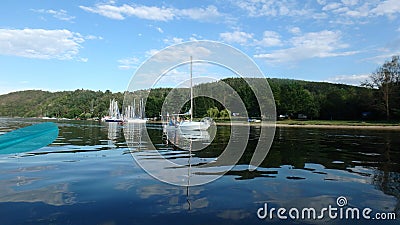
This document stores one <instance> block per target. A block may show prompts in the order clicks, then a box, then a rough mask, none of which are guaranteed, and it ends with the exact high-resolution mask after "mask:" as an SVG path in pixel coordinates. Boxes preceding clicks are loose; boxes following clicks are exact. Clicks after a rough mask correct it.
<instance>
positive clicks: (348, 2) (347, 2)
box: [342, 0, 358, 6]
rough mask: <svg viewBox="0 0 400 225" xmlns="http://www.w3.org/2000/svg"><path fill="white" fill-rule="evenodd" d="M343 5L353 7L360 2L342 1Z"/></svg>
mask: <svg viewBox="0 0 400 225" xmlns="http://www.w3.org/2000/svg"><path fill="white" fill-rule="evenodd" d="M342 3H343V4H344V5H349V6H353V5H357V4H358V0H342Z"/></svg>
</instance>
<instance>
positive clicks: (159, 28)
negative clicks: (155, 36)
mask: <svg viewBox="0 0 400 225" xmlns="http://www.w3.org/2000/svg"><path fill="white" fill-rule="evenodd" d="M156 29H157V31H158V32H160V33H161V34H162V33H164V31H163V29H161V27H157V28H156Z"/></svg>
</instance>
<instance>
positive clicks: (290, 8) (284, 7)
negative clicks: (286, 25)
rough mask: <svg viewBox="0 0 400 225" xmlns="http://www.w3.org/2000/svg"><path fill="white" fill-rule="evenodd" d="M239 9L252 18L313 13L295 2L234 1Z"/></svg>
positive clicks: (268, 0)
mask: <svg viewBox="0 0 400 225" xmlns="http://www.w3.org/2000/svg"><path fill="white" fill-rule="evenodd" d="M232 2H233V4H235V5H236V6H238V7H239V8H241V9H243V10H245V11H247V13H248V15H249V16H251V17H260V16H305V15H310V14H311V11H310V9H308V8H307V7H305V6H304V5H302V4H298V3H299V1H295V0H281V1H270V0H242V1H232Z"/></svg>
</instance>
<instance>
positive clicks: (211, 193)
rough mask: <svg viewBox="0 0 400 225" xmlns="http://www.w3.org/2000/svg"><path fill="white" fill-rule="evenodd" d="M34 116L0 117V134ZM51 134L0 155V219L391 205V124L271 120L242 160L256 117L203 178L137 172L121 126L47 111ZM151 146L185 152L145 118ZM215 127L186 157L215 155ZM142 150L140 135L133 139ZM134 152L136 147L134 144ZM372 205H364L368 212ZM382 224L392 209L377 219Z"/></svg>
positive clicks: (394, 192) (397, 153) (132, 218)
mask: <svg viewBox="0 0 400 225" xmlns="http://www.w3.org/2000/svg"><path fill="white" fill-rule="evenodd" d="M37 122H42V121H40V120H28V119H17V120H16V119H0V134H1V133H5V132H8V131H11V130H13V129H16V128H19V127H23V126H27V125H30V124H32V123H37ZM54 122H56V123H57V125H58V126H59V129H60V133H59V137H58V138H57V140H56V141H55V142H54V143H53V144H51V145H50V146H47V147H44V148H41V149H38V150H36V151H33V152H29V153H24V154H15V155H0V168H1V170H0V224H104V225H106V224H267V223H268V224H270V223H297V224H320V223H325V224H349V223H360V224H365V223H368V222H370V224H376V222H377V221H376V220H375V221H373V220H371V221H365V220H359V221H357V220H345V219H342V220H340V219H335V220H330V219H328V218H325V219H323V220H279V219H277V218H276V216H274V218H275V219H272V220H270V219H264V220H261V219H259V218H258V217H257V210H258V209H259V208H260V207H263V206H264V203H268V207H275V208H279V207H284V208H287V209H290V208H292V207H296V208H299V209H301V208H305V207H313V208H315V209H317V210H318V209H322V208H323V207H328V205H332V206H334V207H337V203H336V200H337V198H338V197H339V196H344V197H346V199H347V203H348V204H347V206H348V207H357V208H360V209H363V208H366V207H369V208H371V209H372V210H373V213H376V212H394V213H396V214H397V218H398V216H399V212H400V132H396V131H379V130H376V131H375V130H352V129H344V130H337V129H304V128H300V129H299V128H277V130H276V134H275V140H274V143H273V145H272V148H271V150H270V152H269V154H268V156H267V158H266V159H265V160H264V161H263V163H262V165H261V167H259V168H258V169H257V170H255V171H249V170H248V163H249V162H250V159H251V157H252V153H253V151H254V149H255V145H256V143H257V139H258V134H259V133H260V129H262V128H260V127H252V128H251V131H250V142H249V144H248V147H247V149H246V151H245V153H244V155H243V157H242V158H241V159H240V161H239V163H238V165H237V166H235V167H234V168H233V170H232V171H230V172H228V173H226V174H225V175H224V176H222V177H221V178H220V179H218V180H216V181H214V182H211V183H209V184H206V185H201V186H195V187H190V188H186V187H179V186H173V185H169V184H166V183H162V182H160V181H158V180H156V179H154V178H153V177H151V176H149V175H148V174H147V173H145V172H144V171H143V170H142V169H141V168H140V167H139V166H138V165H137V164H136V162H135V160H134V158H133V157H132V155H131V152H134V153H133V154H138V153H136V152H135V151H134V150H135V149H130V148H128V147H127V143H126V141H125V138H124V133H123V126H121V125H110V124H106V123H100V122H90V121H86V122H85V121H54ZM147 131H148V133H149V135H150V138H151V140H152V142H153V143H154V144H155V146H156V147H157V149H158V150H160V151H163V152H164V153H165V152H167V153H168V154H171V155H173V157H174V158H175V159H176V160H179V159H180V158H182V159H184V158H185V157H187V154H185V153H184V152H182V151H178V150H177V149H176V148H173V147H171V146H170V145H167V144H166V142H165V139H164V140H163V138H162V134H163V130H162V127H161V125H153V124H148V125H147ZM229 134H230V128H229V126H221V127H218V129H217V132H216V137H215V139H214V140H213V141H212V143H211V145H210V146H208V147H207V148H206V149H204V150H202V151H196V152H194V153H193V156H192V160H193V162H196V160H197V161H201V160H205V161H207V160H208V159H209V160H212V159H214V158H215V157H217V156H218V155H219V154H220V153H221V152H222V151H223V150H224V147H225V146H226V143H227V142H228V141H229ZM141 148H142V150H141V151H146V145H145V144H144V145H141ZM139 153H140V152H139ZM371 215H372V214H371ZM379 222H380V223H383V222H386V223H388V224H393V223H397V224H399V219H397V220H391V221H379Z"/></svg>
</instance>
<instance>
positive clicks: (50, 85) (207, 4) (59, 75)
mask: <svg viewBox="0 0 400 225" xmlns="http://www.w3.org/2000/svg"><path fill="white" fill-rule="evenodd" d="M196 40H211V41H218V42H222V43H224V44H228V45H231V46H233V47H234V48H236V49H238V50H240V51H242V52H243V53H244V54H246V55H248V56H249V57H250V58H251V59H252V60H254V62H255V63H256V64H257V65H258V67H259V68H260V70H261V71H262V73H263V74H264V75H265V76H266V77H272V78H288V79H301V80H310V81H324V82H332V83H344V84H351V85H359V84H360V82H361V81H364V80H365V79H367V77H368V75H369V74H371V73H372V72H374V71H375V70H376V69H377V67H379V66H380V65H382V64H383V63H384V62H385V60H388V59H390V57H391V56H392V55H398V54H400V1H398V0H381V1H379V0H337V1H330V0H301V1H300V0H240V1H237V0H224V1H223V0H204V1H184V0H173V1H154V0H143V1H117V0H116V1H97V0H95V1H91V0H87V1H78V0H65V1H61V0H60V1H53V0H40V1H39V0H30V1H19V0H5V1H2V7H0V94H5V93H9V92H13V91H19V90H28V89H41V90H47V91H62V90H76V89H90V90H101V91H105V90H111V91H113V92H117V91H118V92H121V91H125V90H126V89H127V87H128V84H129V82H130V80H131V78H132V76H133V75H134V73H135V71H136V69H137V68H138V67H139V66H140V65H141V64H142V63H144V62H145V61H146V59H148V58H149V57H150V56H152V55H153V54H154V53H156V52H157V51H159V50H162V49H164V48H166V47H168V46H170V45H173V44H178V43H182V42H186V41H196Z"/></svg>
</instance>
